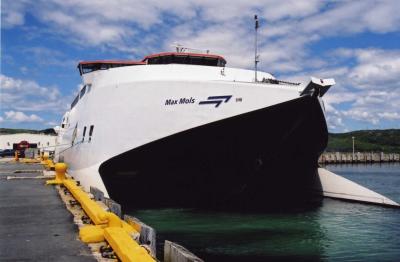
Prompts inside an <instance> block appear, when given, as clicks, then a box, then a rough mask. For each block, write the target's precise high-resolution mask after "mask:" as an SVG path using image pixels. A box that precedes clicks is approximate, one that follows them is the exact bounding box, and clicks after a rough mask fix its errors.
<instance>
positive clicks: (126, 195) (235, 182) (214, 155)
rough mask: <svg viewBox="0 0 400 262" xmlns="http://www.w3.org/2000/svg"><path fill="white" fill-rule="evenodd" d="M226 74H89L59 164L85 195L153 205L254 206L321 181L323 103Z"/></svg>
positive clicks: (247, 74) (144, 69) (240, 73)
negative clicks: (94, 192) (91, 192)
mask: <svg viewBox="0 0 400 262" xmlns="http://www.w3.org/2000/svg"><path fill="white" fill-rule="evenodd" d="M223 70H224V71H221V68H218V67H205V66H191V65H189V66H188V65H151V66H149V65H143V66H133V67H123V68H114V69H111V70H103V71H97V72H93V73H90V74H88V76H84V82H85V84H90V85H91V88H90V92H88V91H86V94H85V95H84V96H82V98H81V99H80V101H79V102H78V103H77V104H76V105H75V106H74V107H73V108H72V109H71V110H70V111H69V112H68V113H67V115H66V117H65V120H64V122H63V124H64V128H63V129H62V130H61V131H60V134H59V138H58V143H59V144H60V146H59V147H58V148H57V152H56V156H62V158H63V159H64V161H65V162H67V163H68V164H69V173H70V174H71V175H72V176H73V177H74V178H75V179H77V180H79V181H80V183H81V184H82V185H83V186H84V187H86V189H89V187H90V186H94V187H97V188H98V189H100V190H102V191H103V192H105V193H106V196H110V197H111V198H113V199H114V200H116V201H119V202H124V203H129V202H130V201H132V200H133V199H134V198H135V195H138V194H140V195H141V196H143V200H141V203H142V204H143V206H149V207H150V206H181V205H186V206H192V205H202V204H204V203H210V204H211V203H212V202H215V203H216V204H218V202H221V201H220V200H223V201H222V202H234V200H235V199H247V200H249V201H253V200H254V199H260V197H262V195H263V194H265V193H269V194H276V193H277V192H278V191H277V190H274V188H275V189H276V188H277V187H280V189H279V190H286V189H288V190H294V189H295V187H294V186H293V187H292V186H290V184H293V185H295V184H296V183H297V184H298V183H302V184H303V183H304V181H307V180H308V178H310V177H312V176H315V171H316V168H317V158H318V156H319V154H320V153H321V152H322V151H323V150H324V148H325V146H326V143H327V128H326V122H325V118H324V113H323V109H322V108H321V104H320V99H319V98H317V97H311V96H309V95H304V96H300V91H301V90H302V89H304V86H296V85H281V84H266V83H254V82H251V77H252V76H253V75H252V74H253V72H252V71H248V70H240V69H232V68H224V69H223ZM263 76H264V77H267V78H271V76H270V75H269V74H267V73H260V72H259V77H261V78H262V77H263ZM91 126H93V131H92V134H91V136H89V129H90V127H91ZM85 127H86V132H85V136H84V135H83V133H84V129H85ZM290 166H291V167H290ZM289 167H290V168H289ZM294 173H295V174H294ZM287 179H292V181H293V183H286V189H284V188H281V186H283V184H282V185H280V184H279V183H283V182H284V181H286V182H287ZM302 181H303V182H302ZM296 188H301V187H296ZM301 190H303V188H302V189H301ZM266 191H270V192H266ZM297 191H298V190H297ZM260 193H263V194H261V195H260ZM293 193H295V194H299V193H301V192H293ZM167 195H168V197H167ZM283 195H284V194H282V195H281V196H283ZM130 196H131V197H130ZM189 196H190V197H189ZM205 196H207V197H205ZM281 196H279V195H277V197H278V198H282V197H281ZM167 198H168V200H167V201H163V199H167ZM182 199H185V201H183V200H182ZM213 200H215V201H213ZM261 200H262V199H261Z"/></svg>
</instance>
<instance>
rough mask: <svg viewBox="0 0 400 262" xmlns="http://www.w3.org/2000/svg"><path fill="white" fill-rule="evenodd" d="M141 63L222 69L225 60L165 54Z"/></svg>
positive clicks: (175, 53)
mask: <svg viewBox="0 0 400 262" xmlns="http://www.w3.org/2000/svg"><path fill="white" fill-rule="evenodd" d="M142 62H145V63H147V64H149V65H151V64H186V65H203V66H219V67H224V66H225V65H226V60H225V58H223V57H222V56H219V55H211V54H198V53H183V52H165V53H158V54H153V55H149V56H146V57H145V58H144V59H143V60H142Z"/></svg>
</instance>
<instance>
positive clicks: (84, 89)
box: [79, 85, 86, 99]
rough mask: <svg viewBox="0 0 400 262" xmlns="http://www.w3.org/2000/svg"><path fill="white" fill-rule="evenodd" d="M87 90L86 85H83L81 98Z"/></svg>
mask: <svg viewBox="0 0 400 262" xmlns="http://www.w3.org/2000/svg"><path fill="white" fill-rule="evenodd" d="M85 92H86V85H84V86H83V87H82V90H81V94H80V95H79V99H81V98H82V97H83V96H84V95H85Z"/></svg>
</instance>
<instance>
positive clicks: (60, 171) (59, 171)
mask: <svg viewBox="0 0 400 262" xmlns="http://www.w3.org/2000/svg"><path fill="white" fill-rule="evenodd" d="M54 169H55V171H56V178H55V179H54V180H48V181H46V185H54V184H56V185H59V184H62V183H63V181H64V179H66V177H65V173H66V171H67V164H65V163H57V164H55V167H54Z"/></svg>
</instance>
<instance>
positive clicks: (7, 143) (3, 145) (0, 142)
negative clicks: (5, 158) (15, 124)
mask: <svg viewBox="0 0 400 262" xmlns="http://www.w3.org/2000/svg"><path fill="white" fill-rule="evenodd" d="M56 138H57V136H55V135H45V134H29V133H20V134H7V135H0V149H13V145H14V144H19V143H20V142H21V141H27V142H28V143H29V144H36V145H37V148H39V149H41V150H43V151H53V150H54V147H55V145H56Z"/></svg>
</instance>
